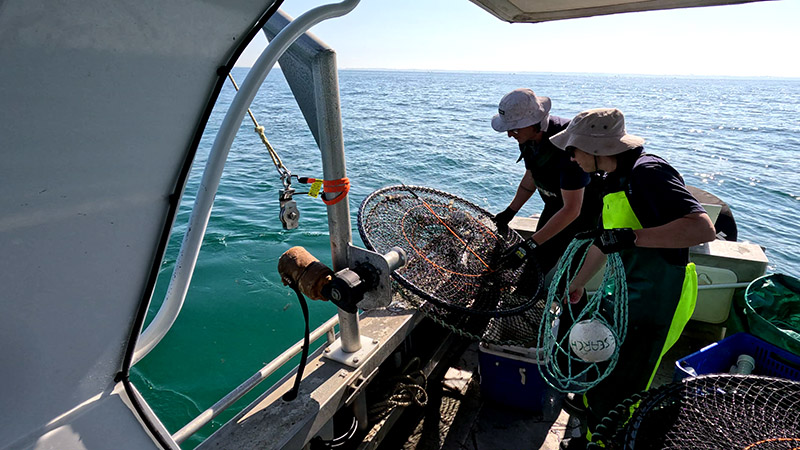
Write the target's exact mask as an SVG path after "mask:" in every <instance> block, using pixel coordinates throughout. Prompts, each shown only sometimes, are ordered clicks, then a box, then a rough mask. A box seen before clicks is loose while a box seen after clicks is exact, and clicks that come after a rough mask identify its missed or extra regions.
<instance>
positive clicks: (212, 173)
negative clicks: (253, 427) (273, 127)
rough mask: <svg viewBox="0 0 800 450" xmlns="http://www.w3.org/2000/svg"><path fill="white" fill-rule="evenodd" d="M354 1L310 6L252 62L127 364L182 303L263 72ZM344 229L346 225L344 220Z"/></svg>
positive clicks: (149, 345) (155, 339) (150, 344)
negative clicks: (158, 299)
mask: <svg viewBox="0 0 800 450" xmlns="http://www.w3.org/2000/svg"><path fill="white" fill-rule="evenodd" d="M359 1H360V0H344V1H343V2H341V3H334V4H329V5H322V6H318V7H316V8H313V9H311V10H309V11H308V12H306V13H305V14H303V15H301V16H300V17H298V18H297V19H295V20H293V21H292V22H291V23H290V24H289V25H287V26H286V27H285V28H284V29H283V30H281V31H280V33H278V34H277V35H276V36H275V38H274V39H273V40H272V41H271V42H270V44H269V45H268V46H267V48H266V49H265V50H264V52H263V53H262V54H261V56H259V57H258V59H257V60H256V62H255V63H254V64H253V67H252V68H251V69H250V72H249V73H248V74H247V77H246V78H245V80H244V82H243V83H242V86H241V88H240V89H239V91H238V92H237V93H236V96H235V97H234V98H233V102H232V103H231V106H230V108H229V109H228V113H227V114H226V115H225V118H224V119H223V122H222V125H221V126H220V129H219V132H218V133H217V137H216V139H215V140H214V144H213V146H212V147H211V151H210V152H209V155H208V160H207V161H206V167H205V170H204V171H203V177H202V180H201V181H200V186H199V188H198V190H197V196H196V197H195V202H194V207H193V208H192V213H191V217H190V218H189V224H188V226H187V228H186V233H185V234H184V236H183V243H182V244H181V249H180V251H179V252H178V257H177V260H176V261H175V269H174V270H173V272H172V278H171V279H170V284H169V286H168V287H167V294H166V296H165V298H164V302H163V303H162V305H161V308H159V310H158V313H156V316H155V318H153V321H152V322H151V323H150V325H149V326H148V327H147V329H145V330H144V332H142V334H141V335H140V336H139V339H138V342H137V343H136V350H135V351H134V354H133V359H132V362H131V364H136V363H137V362H138V361H140V360H141V359H142V358H144V357H145V355H147V354H148V353H149V352H150V350H152V349H153V348H154V347H155V346H156V345H157V344H158V343H159V342H160V341H161V339H163V338H164V336H165V335H166V334H167V331H169V329H170V328H171V327H172V324H173V323H175V319H177V317H178V314H179V313H180V311H181V308H182V307H183V302H184V300H185V299H186V293H187V292H188V290H189V283H190V282H191V280H192V274H193V272H194V268H195V265H196V264H197V257H198V255H199V254H200V247H201V245H202V243H203V236H204V235H205V232H206V227H207V226H208V221H209V218H210V217H211V207H212V206H213V204H214V197H215V196H216V193H217V189H218V188H219V181H220V179H221V178H222V170H223V168H224V166H225V161H226V160H227V159H228V153H229V151H230V148H231V144H232V143H233V139H234V138H235V137H236V133H237V132H238V131H239V127H240V125H241V124H242V120H243V119H244V114H245V112H246V111H247V109H248V108H249V106H250V104H251V103H252V101H253V99H254V98H255V96H256V93H257V92H258V89H259V88H260V87H261V85H262V84H263V83H264V80H265V79H266V78H267V74H269V72H270V71H271V70H272V67H273V66H274V65H275V63H276V62H277V61H278V58H280V57H281V56H282V55H283V54H284V52H285V51H286V49H288V48H289V46H290V45H291V44H292V43H293V42H294V41H295V40H297V38H298V37H300V36H301V35H302V34H303V33H305V32H306V31H308V29H309V28H311V27H312V26H314V25H316V24H318V23H319V22H322V21H323V20H326V19H330V18H334V17H339V16H342V15H344V14H347V13H348V12H350V11H351V10H352V9H353V8H355V7H356V5H358V3H359ZM329 209H330V208H329ZM347 229H348V230H349V223H348V228H347ZM332 234H333V233H332Z"/></svg>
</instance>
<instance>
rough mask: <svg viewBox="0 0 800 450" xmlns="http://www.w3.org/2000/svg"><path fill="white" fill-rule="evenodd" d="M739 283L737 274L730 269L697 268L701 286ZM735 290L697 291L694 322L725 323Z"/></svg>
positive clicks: (703, 289)
mask: <svg viewBox="0 0 800 450" xmlns="http://www.w3.org/2000/svg"><path fill="white" fill-rule="evenodd" d="M737 281H739V280H738V279H737V278H736V274H735V273H733V272H732V271H730V270H728V269H722V268H719V267H709V266H700V265H698V266H697V283H698V285H699V286H713V285H726V284H732V283H736V282H737ZM733 291H734V290H733V288H723V289H718V288H711V289H709V288H701V289H699V290H698V291H697V305H696V306H695V307H694V313H692V320H699V321H701V322H706V323H723V322H725V321H726V320H728V315H729V314H730V311H731V301H732V299H733Z"/></svg>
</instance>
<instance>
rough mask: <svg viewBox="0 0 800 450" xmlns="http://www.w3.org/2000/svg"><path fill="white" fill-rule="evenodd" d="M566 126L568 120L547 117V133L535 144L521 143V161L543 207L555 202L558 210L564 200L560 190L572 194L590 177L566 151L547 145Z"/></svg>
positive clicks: (586, 182)
mask: <svg viewBox="0 0 800 450" xmlns="http://www.w3.org/2000/svg"><path fill="white" fill-rule="evenodd" d="M567 125H569V120H568V119H563V118H561V117H555V116H550V121H549V123H548V125H547V131H545V132H544V136H543V137H542V140H541V142H539V143H538V144H537V143H536V142H533V141H528V142H525V143H523V144H520V146H519V151H520V159H518V160H517V162H519V161H520V160H521V159H524V160H525V168H526V169H528V170H530V171H531V175H533V180H534V182H535V183H536V188H537V189H538V190H539V194H540V195H541V196H542V200H543V201H544V202H545V204H549V203H556V204H557V205H558V207H559V208H560V207H561V206H562V205H563V204H564V201H563V199H562V198H561V189H564V190H567V191H573V190H577V189H581V188H583V187H586V185H588V184H589V181H590V178H589V175H588V174H587V173H585V172H584V171H583V170H581V168H580V166H578V164H577V163H575V162H573V161H570V158H569V156H568V155H567V152H565V151H563V150H561V149H560V148H558V147H556V146H555V145H553V144H552V143H551V142H550V137H551V136H553V135H555V134H557V133H559V132H561V131H562V130H564V129H565V128H567Z"/></svg>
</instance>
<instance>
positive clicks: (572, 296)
mask: <svg viewBox="0 0 800 450" xmlns="http://www.w3.org/2000/svg"><path fill="white" fill-rule="evenodd" d="M585 292H586V288H585V287H584V286H583V285H578V284H570V285H569V294H567V296H566V297H565V298H564V303H567V302H570V303H571V304H573V305H574V304H576V303H578V302H579V301H581V297H583V294H584V293H585Z"/></svg>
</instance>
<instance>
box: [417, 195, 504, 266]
mask: <svg viewBox="0 0 800 450" xmlns="http://www.w3.org/2000/svg"><path fill="white" fill-rule="evenodd" d="M419 200H420V201H422V204H423V205H425V207H426V208H428V211H430V212H431V213H432V214H433V216H434V217H436V218H437V219H438V220H439V222H441V223H442V225H444V227H445V228H447V231H449V232H450V234H452V235H453V236H455V237H456V239H458V240H459V242H461V243H462V244H464V246H465V247H466V249H467V250H469V252H470V253H472V254H473V255H475V257H476V258H478V261H480V262H481V264H483V265H484V266H486V269H488V270H489V272H494V271H493V270H492V268H491V267H489V265H488V264H486V262H485V261H484V260H483V258H481V257H480V256H478V254H477V253H475V251H474V250H472V248H471V247H470V246H469V244H467V243H466V242H464V240H463V239H461V237H459V236H458V234H457V233H456V232H455V231H453V229H452V228H450V227H449V226H448V225H447V223H445V221H444V219H442V218H441V217H439V215H438V214H436V211H434V210H433V208H431V205H429V204H428V202H426V201H425V200H422V198H421V197H420V199H419Z"/></svg>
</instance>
